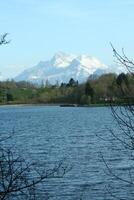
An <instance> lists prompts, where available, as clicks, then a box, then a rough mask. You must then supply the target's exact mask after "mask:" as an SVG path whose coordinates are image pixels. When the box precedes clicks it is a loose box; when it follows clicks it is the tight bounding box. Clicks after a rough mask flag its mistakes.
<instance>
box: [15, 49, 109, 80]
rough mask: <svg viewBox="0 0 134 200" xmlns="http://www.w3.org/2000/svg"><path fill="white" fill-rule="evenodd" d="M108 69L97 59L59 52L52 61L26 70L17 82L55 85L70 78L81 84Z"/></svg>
mask: <svg viewBox="0 0 134 200" xmlns="http://www.w3.org/2000/svg"><path fill="white" fill-rule="evenodd" d="M107 69H108V67H107V66H106V65H104V64H103V63H102V62H101V61H99V60H98V59H97V58H95V57H91V56H88V55H77V54H67V53H63V52H58V53H56V54H55V55H54V56H53V58H52V59H51V60H49V61H45V62H43V61H41V62H39V63H38V65H36V66H35V67H32V68H30V69H28V70H25V71H24V72H22V73H21V74H20V75H18V76H17V77H16V78H15V80H16V81H21V80H26V81H31V82H37V83H41V82H42V81H44V82H45V81H46V80H48V81H49V82H50V83H52V84H55V83H56V82H57V81H59V83H61V82H68V81H69V80H70V78H74V79H75V80H78V81H79V82H84V81H86V80H87V78H88V77H89V76H90V75H91V74H93V73H95V72H96V71H97V70H99V72H100V73H101V71H102V73H104V71H105V70H107Z"/></svg>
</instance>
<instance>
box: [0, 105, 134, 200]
mask: <svg viewBox="0 0 134 200" xmlns="http://www.w3.org/2000/svg"><path fill="white" fill-rule="evenodd" d="M111 125H112V128H114V122H113V119H112V116H111V112H110V109H109V108H73V107H71V108H64V107H56V106H55V107H54V106H53V107H45V106H25V107H23V106H22V107H8V106H6V107H1V108H0V131H1V134H2V133H3V134H7V133H10V132H12V130H13V129H14V130H15V133H14V135H13V137H12V139H11V140H10V141H8V145H10V146H12V147H13V148H16V149H17V150H18V153H20V154H21V155H22V152H23V155H22V156H23V157H25V158H26V159H27V160H29V159H30V160H36V161H37V164H38V165H42V166H46V165H48V167H49V164H50V165H51V164H52V163H58V162H59V161H61V160H64V162H65V163H68V164H69V165H71V166H72V169H71V171H69V172H68V173H67V174H66V175H65V177H64V178H62V179H55V180H48V181H47V182H46V185H45V189H46V190H47V191H48V193H49V195H50V196H51V197H52V199H58V200H59V199H67V200H68V199H80V197H81V198H82V199H92V200H96V199H97V200H99V199H101V200H102V199H113V197H112V196H111V194H110V192H109V189H110V191H112V194H114V195H118V197H120V198H122V199H131V198H129V196H132V194H131V193H132V191H133V190H132V188H131V187H130V186H129V185H128V184H126V185H124V183H122V182H121V181H118V180H116V179H115V177H112V176H109V175H107V174H106V166H105V164H104V162H103V161H102V158H101V155H103V156H104V158H105V160H106V162H107V163H108V164H109V166H110V168H111V169H112V170H113V171H114V172H116V173H119V174H120V176H122V177H123V178H127V176H128V174H127V173H128V172H127V170H128V168H131V170H133V167H132V166H134V165H133V161H132V160H128V158H129V157H128V155H127V153H126V152H125V150H124V149H122V147H121V146H120V144H117V141H116V140H115V138H112V137H110V134H109V131H108V127H111ZM116 131H117V127H116ZM100 138H103V139H100ZM113 186H114V188H113ZM111 187H112V189H111ZM123 187H124V188H123Z"/></svg>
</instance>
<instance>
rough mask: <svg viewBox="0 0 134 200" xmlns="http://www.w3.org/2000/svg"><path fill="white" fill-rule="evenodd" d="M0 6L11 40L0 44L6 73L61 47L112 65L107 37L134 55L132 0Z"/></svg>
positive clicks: (14, 1) (24, 0)
mask: <svg viewBox="0 0 134 200" xmlns="http://www.w3.org/2000/svg"><path fill="white" fill-rule="evenodd" d="M0 7H1V11H0V32H1V33H4V32H8V33H10V35H9V36H8V37H9V39H11V40H12V41H11V43H10V44H9V45H7V46H1V47H0V72H1V73H2V75H3V76H4V77H5V78H7V77H10V78H11V77H13V76H15V75H16V74H18V73H19V72H21V71H22V70H23V69H26V68H28V67H31V66H34V65H36V64H37V63H38V62H39V61H41V60H47V59H49V58H51V57H52V56H53V54H55V53H56V52H57V51H63V52H67V53H84V54H89V55H91V56H95V57H97V58H99V59H100V60H101V61H102V62H104V63H105V64H107V65H112V64H113V63H114V59H113V56H112V50H111V47H110V45H109V42H112V43H113V44H114V46H115V47H116V48H117V49H119V50H121V48H122V47H124V48H125V50H126V52H127V54H128V55H129V56H130V57H133V58H134V53H133V52H134V1H133V0H109V1H108V0H3V1H1V2H0Z"/></svg>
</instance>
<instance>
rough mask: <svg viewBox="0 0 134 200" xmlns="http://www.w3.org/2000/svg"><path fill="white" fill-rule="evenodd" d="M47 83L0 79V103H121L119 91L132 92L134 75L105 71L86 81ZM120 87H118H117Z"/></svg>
mask: <svg viewBox="0 0 134 200" xmlns="http://www.w3.org/2000/svg"><path fill="white" fill-rule="evenodd" d="M46 83H47V84H45V85H44V83H43V82H42V84H41V85H40V86H37V85H34V84H32V83H28V82H25V81H21V82H15V81H14V80H11V81H9V80H7V81H3V82H0V103H1V104H18V103H19V104H27V103H45V104H47V103H51V104H53V103H57V104H62V103H65V104H80V105H90V104H94V103H95V104H101V103H103V104H105V103H106V104H107V103H109V102H110V101H111V100H113V101H114V102H115V103H116V102H121V101H122V100H121V98H122V91H121V89H122V90H123V91H125V93H126V91H127V89H128V87H129V90H128V91H129V93H128V95H130V96H131V95H134V76H132V75H131V74H120V75H119V76H117V75H116V74H112V73H110V74H105V75H102V76H100V77H98V78H97V79H94V80H88V81H87V82H86V83H83V84H79V83H78V81H75V80H74V79H72V78H71V79H70V80H69V82H68V83H61V85H60V86H59V84H58V82H57V83H56V84H55V85H50V83H49V82H48V81H46ZM119 86H122V87H119Z"/></svg>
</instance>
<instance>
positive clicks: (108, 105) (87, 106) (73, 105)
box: [0, 103, 118, 108]
mask: <svg viewBox="0 0 134 200" xmlns="http://www.w3.org/2000/svg"><path fill="white" fill-rule="evenodd" d="M117 105H118V104H115V105H113V106H117ZM6 106H9V107H27V106H44V107H45V106H46V107H47V106H58V107H75V108H78V107H83V108H89V107H110V106H111V104H90V105H79V104H59V103H58V104H56V103H52V104H43V103H40V104H37V103H36V104H34V103H33V104H32V103H31V104H30V103H29V104H0V107H6Z"/></svg>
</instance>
